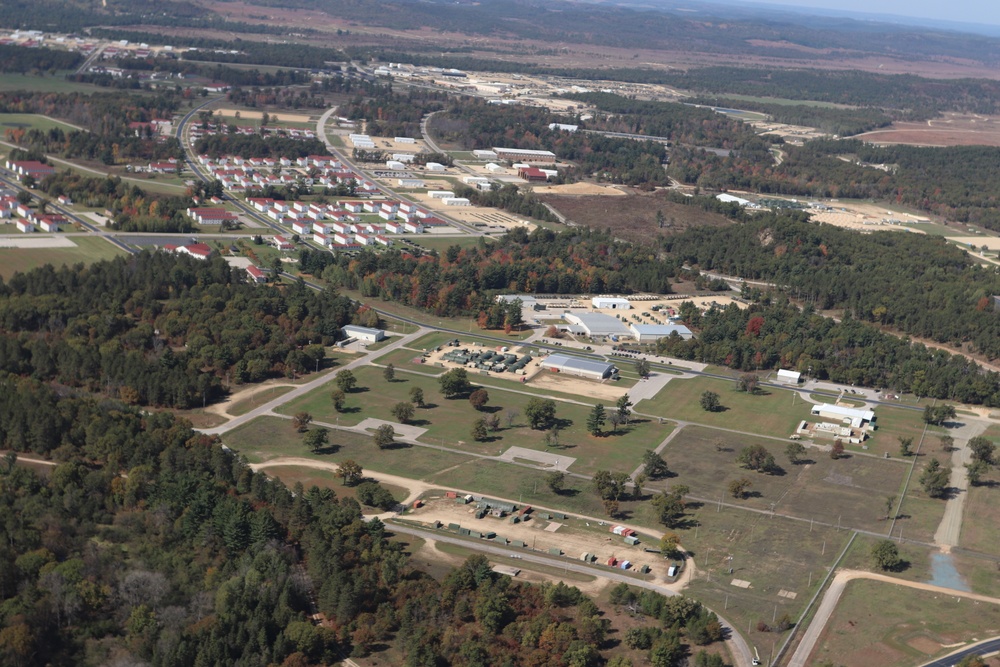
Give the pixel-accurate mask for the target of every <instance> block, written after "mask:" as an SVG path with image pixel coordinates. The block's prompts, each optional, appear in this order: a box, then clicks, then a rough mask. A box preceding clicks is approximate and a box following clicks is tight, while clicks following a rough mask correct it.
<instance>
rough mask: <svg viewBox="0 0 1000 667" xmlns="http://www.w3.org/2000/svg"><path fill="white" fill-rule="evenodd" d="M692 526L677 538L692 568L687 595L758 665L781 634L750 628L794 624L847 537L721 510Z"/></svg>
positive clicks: (708, 509)
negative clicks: (725, 623) (756, 657)
mask: <svg viewBox="0 0 1000 667" xmlns="http://www.w3.org/2000/svg"><path fill="white" fill-rule="evenodd" d="M694 518H695V519H696V520H697V522H698V526H697V527H696V528H692V529H688V530H684V531H681V532H680V533H679V535H680V538H681V543H682V545H683V546H684V548H685V549H687V550H689V552H690V553H693V557H694V562H695V563H696V565H697V575H696V576H695V578H694V579H693V580H692V582H691V584H690V586H689V587H688V589H687V591H686V592H687V593H689V594H690V595H693V596H694V597H696V598H697V599H699V600H701V601H702V602H704V603H705V604H707V605H708V606H709V607H711V608H712V609H715V610H716V611H718V612H719V613H720V614H722V615H724V616H725V617H726V618H727V619H728V620H729V621H730V622H731V623H733V624H734V625H735V626H736V627H737V628H739V630H740V632H741V633H742V634H743V635H744V636H745V637H746V638H747V640H748V641H749V642H750V644H751V646H756V647H757V648H758V650H759V652H760V655H761V657H762V658H763V657H765V656H767V655H769V654H770V653H771V650H772V647H773V646H780V644H781V642H783V641H784V640H785V637H786V635H787V633H785V632H761V631H759V630H757V623H758V622H760V621H763V622H764V623H766V624H768V625H771V624H773V623H774V622H775V620H780V619H781V617H782V616H783V615H784V614H788V616H789V618H790V619H791V620H792V621H795V620H797V619H798V617H799V615H800V614H801V613H802V610H803V609H804V608H805V606H806V604H808V602H809V599H810V597H811V596H812V594H813V593H814V592H815V591H816V589H817V588H818V587H819V584H820V582H821V581H822V580H823V577H825V576H826V573H827V569H828V568H829V567H830V566H831V565H832V564H833V562H834V560H835V559H836V557H837V555H838V554H839V553H840V551H841V549H843V547H844V544H846V543H847V540H848V539H850V536H851V533H850V531H846V530H842V531H837V530H836V529H835V528H821V527H820V526H814V527H812V529H810V525H809V524H808V523H805V522H798V521H790V520H788V519H783V518H781V517H774V518H771V517H769V516H765V515H761V514H752V513H747V512H740V511H738V510H732V509H728V510H727V509H726V508H722V510H721V511H718V512H717V511H716V508H715V507H712V506H711V505H706V506H705V507H704V508H702V509H701V510H699V511H698V512H697V513H696V514H695V516H694ZM730 569H731V570H732V571H731V572H730ZM734 581H742V582H749V584H750V586H749V588H744V587H741V586H737V585H734V584H733V582H734ZM783 591H785V592H787V594H782V592H783ZM788 594H791V595H790V596H789V595H788Z"/></svg>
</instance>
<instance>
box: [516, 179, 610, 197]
mask: <svg viewBox="0 0 1000 667" xmlns="http://www.w3.org/2000/svg"><path fill="white" fill-rule="evenodd" d="M532 191H533V192H535V193H536V194H551V195H607V196H610V197H625V196H627V194H628V193H625V192H622V191H621V190H619V189H618V188H614V187H611V186H610V185H597V184H596V183H584V182H582V181H581V182H579V183H568V184H566V185H536V186H535V187H533V188H532Z"/></svg>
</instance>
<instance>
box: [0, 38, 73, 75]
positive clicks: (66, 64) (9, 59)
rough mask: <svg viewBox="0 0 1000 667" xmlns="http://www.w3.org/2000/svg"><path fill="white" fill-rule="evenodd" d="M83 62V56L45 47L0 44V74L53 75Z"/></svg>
mask: <svg viewBox="0 0 1000 667" xmlns="http://www.w3.org/2000/svg"><path fill="white" fill-rule="evenodd" d="M82 61H83V56H81V55H80V54H79V53H75V52H71V51H57V50H56V49H47V48H45V47H37V48H31V49H29V48H25V47H23V46H16V45H13V44H0V72H15V73H17V74H31V73H38V72H48V73H50V74H51V73H55V72H57V71H59V70H64V69H72V68H74V67H76V66H77V65H79V64H80V63H81V62H82Z"/></svg>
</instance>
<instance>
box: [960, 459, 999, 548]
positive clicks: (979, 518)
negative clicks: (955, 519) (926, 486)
mask: <svg viewBox="0 0 1000 667" xmlns="http://www.w3.org/2000/svg"><path fill="white" fill-rule="evenodd" d="M983 482H984V483H983V484H980V485H978V486H970V487H969V495H968V497H967V498H966V499H965V510H964V512H963V513H962V535H961V537H960V538H959V541H960V542H961V544H962V546H963V547H965V548H966V549H972V550H973V551H979V552H982V553H988V554H996V553H997V549H998V546H1000V473H998V472H997V471H996V470H992V471H990V473H989V474H987V475H986V476H985V477H984V479H983Z"/></svg>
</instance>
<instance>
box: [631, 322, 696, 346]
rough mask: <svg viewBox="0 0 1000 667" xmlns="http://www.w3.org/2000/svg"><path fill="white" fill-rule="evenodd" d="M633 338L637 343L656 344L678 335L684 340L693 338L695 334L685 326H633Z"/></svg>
mask: <svg viewBox="0 0 1000 667" xmlns="http://www.w3.org/2000/svg"><path fill="white" fill-rule="evenodd" d="M629 329H631V330H632V336H633V337H635V341H636V342H637V343H655V342H656V341H658V340H659V339H661V338H669V337H670V335H671V334H674V333H676V334H677V335H678V336H680V337H681V338H683V339H684V340H688V339H689V338H693V337H694V334H693V333H691V330H690V329H688V328H687V327H686V326H684V325H683V324H631V325H629Z"/></svg>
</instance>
